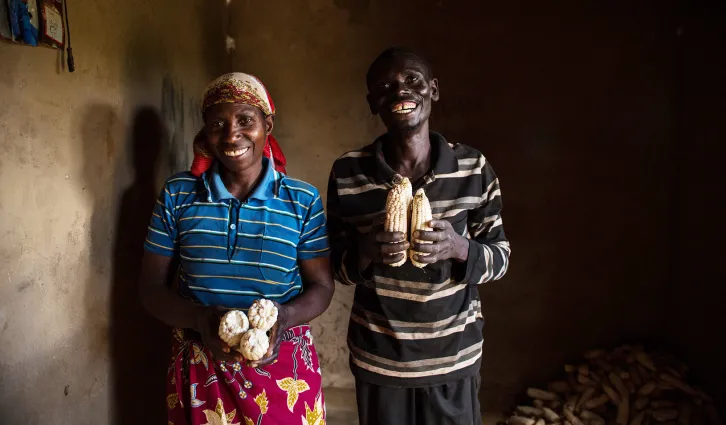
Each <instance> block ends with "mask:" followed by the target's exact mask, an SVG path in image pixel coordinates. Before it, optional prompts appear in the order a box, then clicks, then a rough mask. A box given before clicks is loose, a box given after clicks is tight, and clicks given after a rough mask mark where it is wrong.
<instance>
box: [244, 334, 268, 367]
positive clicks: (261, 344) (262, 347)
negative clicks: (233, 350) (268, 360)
mask: <svg viewBox="0 0 726 425" xmlns="http://www.w3.org/2000/svg"><path fill="white" fill-rule="evenodd" d="M269 348H270V339H269V338H268V337H267V332H265V331H263V330H261V329H254V328H252V329H250V330H248V331H247V332H245V333H244V335H242V340H241V341H240V345H239V352H240V353H242V355H243V356H244V358H246V359H247V360H250V361H253V362H255V361H257V360H260V359H261V358H262V357H264V356H265V353H267V350H268V349H269Z"/></svg>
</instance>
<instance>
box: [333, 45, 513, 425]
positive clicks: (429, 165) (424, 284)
mask: <svg viewBox="0 0 726 425" xmlns="http://www.w3.org/2000/svg"><path fill="white" fill-rule="evenodd" d="M366 82H367V85H368V104H369V105H370V109H371V112H372V113H373V114H374V115H379V116H380V117H381V119H382V121H383V123H384V124H385V126H386V128H387V129H388V131H387V133H386V134H384V135H382V136H380V137H379V138H378V139H377V140H375V141H374V142H373V144H371V145H368V146H365V147H363V148H362V149H360V150H357V151H353V152H349V153H346V154H345V155H343V156H341V157H340V158H338V160H336V161H335V164H334V165H333V170H332V172H331V175H330V181H329V183H328V220H329V221H328V225H329V232H330V238H331V239H330V242H331V248H332V259H333V266H334V269H335V274H336V278H337V280H338V281H340V282H342V283H344V284H348V285H356V291H355V300H354V304H353V308H352V312H351V318H350V324H349V328H348V346H349V348H350V360H351V369H352V371H353V374H354V375H355V379H356V393H357V399H358V410H359V417H360V423H361V425H368V424H378V425H386V424H396V425H407V424H411V425H414V424H415V425H422V424H423V425H425V424H457V425H462V424H480V423H481V415H480V411H479V401H478V389H479V367H480V363H481V353H482V342H483V339H482V329H483V325H484V321H483V318H482V314H481V303H480V301H479V294H478V290H477V284H480V283H484V282H488V281H493V280H497V279H499V278H501V277H502V276H503V275H504V273H505V272H506V271H507V267H508V265H509V252H510V250H509V242H508V241H507V239H506V238H505V236H504V229H503V227H502V219H501V217H500V211H501V208H502V202H501V196H500V191H499V181H498V180H497V177H496V175H495V174H494V171H493V170H492V167H491V165H490V164H489V163H488V162H487V161H486V159H485V158H484V156H483V155H482V154H481V153H479V152H478V151H476V150H475V149H472V148H470V147H468V146H466V145H462V144H449V143H448V142H447V141H446V140H445V139H444V138H443V136H441V135H439V134H437V133H434V132H430V131H429V116H430V114H431V105H432V103H433V102H436V101H438V99H439V84H438V81H437V79H436V78H433V76H432V73H431V67H430V65H429V64H428V62H427V61H425V60H424V59H422V58H421V57H420V56H419V55H417V54H415V53H413V52H411V51H408V50H405V49H400V48H392V49H388V50H386V51H385V52H383V53H382V54H381V55H380V56H379V57H378V58H377V59H376V60H375V61H374V62H373V64H372V65H371V66H370V69H369V70H368V75H367V80H366ZM398 176H404V177H408V178H409V180H410V181H411V183H412V185H413V190H414V192H415V191H416V190H417V189H418V188H423V189H424V191H425V193H426V195H427V197H428V198H429V200H430V202H431V207H432V210H433V216H434V220H432V221H431V222H430V225H431V227H432V228H433V231H421V232H420V233H419V235H417V236H416V239H420V240H424V241H428V242H431V243H429V244H420V243H416V242H414V241H412V240H409V238H408V235H405V234H403V233H400V232H385V231H383V228H382V226H381V223H382V221H383V217H384V214H385V211H384V208H385V204H386V197H387V195H388V191H389V190H390V188H391V187H392V184H393V182H394V181H395V180H396V179H398V178H399V177H398ZM409 248H411V249H412V250H413V251H415V252H419V253H425V254H428V255H417V256H416V257H414V259H415V260H416V261H418V262H421V263H426V264H427V266H426V267H424V268H422V269H419V268H417V267H415V266H413V265H412V263H411V261H410V260H407V261H406V263H405V264H404V265H403V266H401V267H391V266H390V264H393V263H396V262H398V261H400V260H401V259H402V258H403V256H406V255H407V250H408V249H409ZM412 255H416V254H412Z"/></svg>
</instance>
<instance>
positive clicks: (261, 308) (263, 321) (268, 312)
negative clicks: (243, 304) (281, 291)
mask: <svg viewBox="0 0 726 425" xmlns="http://www.w3.org/2000/svg"><path fill="white" fill-rule="evenodd" d="M247 313H248V314H249V319H250V326H252V327H253V328H255V329H259V330H262V331H265V332H267V331H269V330H270V329H272V327H273V326H275V322H277V313H278V312H277V307H275V304H274V303H273V302H272V301H270V300H266V299H259V300H255V302H253V303H252V306H251V307H250V309H249V311H248V312H247Z"/></svg>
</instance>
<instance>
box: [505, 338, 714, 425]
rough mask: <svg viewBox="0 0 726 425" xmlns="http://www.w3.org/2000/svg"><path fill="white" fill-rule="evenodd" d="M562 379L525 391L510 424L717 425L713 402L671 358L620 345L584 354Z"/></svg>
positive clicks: (638, 347)
mask: <svg viewBox="0 0 726 425" xmlns="http://www.w3.org/2000/svg"><path fill="white" fill-rule="evenodd" d="M584 357H585V358H584V361H583V362H582V364H580V365H565V372H566V379H565V380H561V381H555V382H550V383H549V385H548V388H547V390H544V389H538V388H529V389H528V390H527V396H528V397H529V398H531V399H532V404H531V405H527V406H518V407H517V409H516V411H515V412H514V413H513V414H512V416H511V417H510V418H509V419H508V421H507V423H508V424H509V425H606V424H607V425H610V424H617V425H659V424H663V425H721V420H720V418H719V415H718V411H717V410H716V408H715V406H714V405H713V399H711V397H709V396H708V395H707V394H706V393H704V392H703V391H702V390H700V389H699V388H697V387H693V386H691V385H689V384H688V383H687V382H686V380H685V378H686V373H687V372H688V367H687V366H686V365H685V364H683V363H682V362H680V361H678V360H676V359H675V358H673V357H672V356H669V355H667V354H663V353H649V352H646V351H645V349H644V348H643V347H642V346H628V345H623V346H621V347H618V348H616V349H614V350H613V351H611V352H607V351H605V350H602V349H597V350H592V351H588V352H587V353H585V355H584Z"/></svg>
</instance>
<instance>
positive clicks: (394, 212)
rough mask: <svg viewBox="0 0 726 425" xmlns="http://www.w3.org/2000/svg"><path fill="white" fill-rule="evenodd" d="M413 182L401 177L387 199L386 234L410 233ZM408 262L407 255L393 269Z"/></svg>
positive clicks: (392, 265) (393, 265)
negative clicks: (409, 222)
mask: <svg viewBox="0 0 726 425" xmlns="http://www.w3.org/2000/svg"><path fill="white" fill-rule="evenodd" d="M411 190H412V189H411V182H410V181H409V180H408V179H407V178H406V177H400V178H399V179H397V181H396V182H394V184H393V188H392V189H391V190H390V191H389V192H388V198H387V199H386V220H385V223H384V225H383V227H384V229H383V230H385V231H386V232H402V233H403V234H404V235H406V234H407V233H408V212H409V208H410V206H411V201H412V199H413V196H412V195H411ZM405 262H406V255H404V256H403V259H401V261H399V262H397V263H393V264H391V267H400V266H402V265H403V264H404V263H405Z"/></svg>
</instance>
